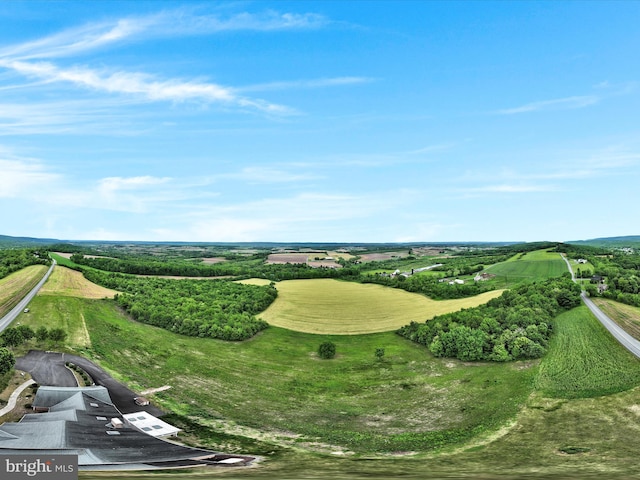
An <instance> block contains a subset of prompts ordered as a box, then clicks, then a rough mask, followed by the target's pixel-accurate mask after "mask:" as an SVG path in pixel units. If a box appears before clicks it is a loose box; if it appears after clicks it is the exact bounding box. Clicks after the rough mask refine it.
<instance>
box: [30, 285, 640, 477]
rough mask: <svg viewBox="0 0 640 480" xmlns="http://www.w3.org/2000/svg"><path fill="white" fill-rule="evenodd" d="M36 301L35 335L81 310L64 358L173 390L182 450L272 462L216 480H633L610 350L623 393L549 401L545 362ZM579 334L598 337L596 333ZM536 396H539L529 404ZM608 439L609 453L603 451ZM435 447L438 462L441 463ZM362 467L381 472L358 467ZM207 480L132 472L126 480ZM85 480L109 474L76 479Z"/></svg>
mask: <svg viewBox="0 0 640 480" xmlns="http://www.w3.org/2000/svg"><path fill="white" fill-rule="evenodd" d="M35 301H36V302H40V303H35V304H34V310H33V314H32V315H30V318H29V322H31V324H32V325H33V326H34V327H35V326H38V325H40V324H46V325H48V326H49V327H53V326H57V325H58V324H59V323H60V322H62V321H64V318H65V317H66V315H58V316H54V317H53V318H51V319H49V317H50V313H48V312H50V311H52V310H56V309H57V310H60V311H75V312H78V314H77V315H76V316H75V317H74V318H76V319H79V318H83V319H85V320H86V326H87V329H88V331H89V332H90V336H91V345H90V346H87V345H86V344H82V343H78V339H79V338H81V337H82V335H79V334H78V333H77V332H78V331H80V330H82V329H83V325H82V322H79V321H77V320H76V321H74V322H73V323H70V324H67V326H68V328H69V329H70V330H71V332H72V333H71V335H70V337H71V338H72V339H73V340H72V341H71V342H70V345H69V347H70V351H73V352H75V353H81V354H84V355H87V356H89V357H92V358H94V359H95V360H96V361H98V362H99V363H101V364H102V365H103V367H106V368H107V369H108V370H109V371H111V372H113V373H114V374H115V375H116V377H118V378H120V379H121V380H123V381H125V382H126V383H128V384H129V385H130V386H131V387H133V388H134V389H136V390H143V389H145V388H152V387H158V386H160V385H171V386H172V387H173V388H172V389H171V390H168V391H165V392H161V393H158V394H154V395H153V396H152V398H153V400H154V401H155V402H157V403H159V404H160V405H162V406H164V407H165V408H169V409H171V410H173V411H174V412H176V413H177V416H176V415H174V416H173V417H172V418H171V421H173V422H176V423H178V424H179V425H180V426H182V427H185V428H186V429H187V431H186V432H184V433H183V434H181V437H182V438H183V439H190V440H191V441H193V442H195V443H198V444H201V445H203V444H204V445H203V446H207V447H209V448H214V449H216V448H217V449H220V450H225V451H244V452H245V453H246V452H249V453H253V454H256V453H257V454H262V455H265V457H266V458H265V461H264V463H263V466H261V467H260V468H257V469H249V470H242V471H234V472H229V473H228V474H225V475H224V478H247V479H248V478H316V477H315V476H314V475H315V473H317V472H318V471H321V472H323V474H331V476H332V477H335V478H337V479H340V478H344V479H346V478H349V479H351V478H370V476H371V475H378V476H383V477H391V478H394V477H396V476H397V475H398V474H399V473H402V476H403V477H404V478H424V475H425V472H429V477H430V478H439V475H442V478H445V477H450V476H451V475H452V474H454V473H455V474H456V476H457V477H460V478H463V477H467V476H468V477H469V478H482V476H480V475H481V474H483V473H486V476H487V478H494V477H493V476H494V475H507V476H511V477H510V478H513V477H514V476H524V475H529V474H538V475H541V476H542V477H544V476H545V475H547V474H563V475H565V476H566V477H570V476H571V475H575V478H585V475H586V473H595V472H599V473H600V474H601V473H602V472H607V478H616V477H617V476H619V477H620V478H625V477H624V475H626V474H628V473H629V472H639V471H640V468H639V467H638V465H637V462H636V461H635V458H636V456H635V449H634V448H635V447H633V446H634V445H635V441H634V439H635V435H637V431H636V429H635V428H634V425H635V423H634V421H636V420H635V419H636V418H637V416H638V411H640V391H639V390H638V389H634V388H633V387H635V386H637V385H639V384H640V379H635V376H634V373H635V372H636V371H637V370H638V369H637V365H636V364H634V363H633V362H631V363H629V362H628V359H625V358H624V355H622V356H620V355H619V354H620V353H621V352H622V353H625V354H626V352H625V351H624V350H621V347H619V346H618V345H617V344H615V343H612V344H611V345H610V346H608V347H606V348H605V349H604V351H603V355H607V356H609V355H614V356H615V357H616V358H618V359H620V358H622V360H617V361H616V363H615V368H617V369H618V371H619V372H622V373H623V375H626V376H627V377H629V378H631V380H632V381H630V382H629V381H628V380H629V378H627V379H626V380H627V381H622V382H617V387H618V390H623V389H630V390H628V391H626V392H623V393H619V394H615V395H608V396H604V397H597V398H585V399H571V397H578V396H584V395H585V394H589V393H594V391H595V390H594V389H593V388H592V385H591V383H592V378H591V377H590V376H588V375H587V376H582V377H580V381H578V382H573V383H572V384H571V385H572V386H571V387H570V388H573V392H571V391H568V390H566V389H564V390H563V391H561V392H560V394H558V393H557V392H556V393H555V395H557V396H558V398H553V395H550V394H554V392H553V391H551V388H549V385H551V386H554V385H557V384H559V383H560V382H562V381H563V379H564V377H563V376H564V375H565V373H564V369H563V368H551V369H549V368H546V367H545V370H544V372H545V373H544V379H543V380H544V383H542V384H541V381H540V377H542V376H543V375H542V374H541V375H540V377H538V369H539V368H541V367H538V361H532V362H514V363H508V364H496V363H493V364H487V363H472V364H468V363H464V362H459V361H455V360H450V359H436V358H433V357H432V356H431V355H430V354H429V352H428V351H427V350H426V349H425V348H423V347H420V346H419V345H416V344H414V343H411V342H407V341H405V340H403V339H402V338H400V337H398V336H396V335H394V334H391V333H382V334H372V335H355V336H325V335H310V334H304V333H299V332H292V331H287V330H283V329H280V328H270V329H268V330H267V331H265V332H263V333H261V334H260V335H259V336H258V337H256V338H254V339H252V340H250V341H248V342H243V343H230V342H222V341H217V340H207V339H199V338H191V337H183V336H179V335H175V334H172V333H170V332H167V331H165V330H161V329H158V328H155V327H151V326H148V325H142V324H138V323H136V322H132V321H131V320H129V319H128V318H126V317H125V316H124V315H123V314H122V313H121V312H120V311H118V310H117V309H116V308H115V307H114V305H113V303H112V302H110V301H107V300H88V299H80V298H71V297H54V296H50V295H47V296H39V297H37V298H36V300H35ZM65 305H66V306H65ZM38 322H39V323H38ZM585 322H586V323H587V324H589V323H590V322H596V325H598V324H597V321H596V320H595V319H593V317H591V315H590V313H589V312H588V311H587V310H586V309H585V308H584V307H580V308H578V309H576V310H573V311H571V312H568V313H566V314H564V315H563V316H561V317H560V318H559V319H558V325H559V326H560V325H563V324H564V325H566V326H568V327H576V326H579V325H582V324H583V323H585ZM580 332H582V333H580ZM578 333H580V336H582V337H584V336H593V334H592V332H591V330H590V329H589V328H587V329H583V330H578ZM566 334H570V335H572V336H574V335H576V332H575V331H574V332H571V333H568V332H564V331H563V330H562V329H561V328H560V327H558V335H559V336H560V335H566ZM605 337H606V336H605ZM597 338H599V337H595V339H594V341H593V342H594V346H596V347H597V346H598V344H597V343H596V342H597ZM325 339H330V340H331V341H333V342H334V343H335V344H336V346H337V351H338V357H337V358H336V359H335V360H332V361H321V360H319V359H318V358H317V355H316V353H315V352H316V350H317V345H318V344H319V343H320V341H322V340H325ZM583 340H584V339H583ZM582 345H584V341H580V342H569V343H566V342H554V343H552V345H551V346H550V351H549V355H548V357H547V358H549V359H552V360H553V361H552V363H554V362H557V361H558V360H557V359H558V358H560V357H561V356H562V355H565V354H566V355H567V356H568V357H569V358H572V357H573V356H576V355H580V352H583V351H584V349H583V347H582ZM378 347H383V348H385V351H386V355H385V358H384V360H383V361H381V362H379V361H376V360H375V357H374V355H373V352H374V350H375V348H378ZM547 358H545V359H543V362H545V361H547ZM636 363H637V362H636ZM561 367H562V366H561ZM611 370H612V369H609V371H610V372H611ZM246 372H251V375H247V374H246ZM600 373H601V372H597V375H599V374H600ZM597 375H596V376H597ZM609 375H611V373H610V374H609ZM536 378H538V379H536ZM607 379H608V380H611V377H610V376H609V377H607ZM623 380H624V379H623ZM534 385H541V387H544V388H546V390H544V391H538V392H536V391H535V390H534ZM596 390H597V389H596ZM598 393H601V392H598ZM564 397H566V398H568V399H565V398H564ZM255 412H260V415H255ZM181 421H182V422H187V423H180V422H181ZM190 422H191V423H190ZM192 422H197V423H196V424H193V423H192ZM196 425H198V426H197V428H196ZM596 427H597V428H596ZM401 432H404V433H401ZM596 432H597V433H596ZM603 436H604V437H606V438H609V439H610V440H609V441H607V442H602V438H604V437H603ZM437 445H442V447H441V448H444V450H443V451H442V452H440V453H435V452H434V447H436V446H437ZM449 445H450V446H449ZM567 447H577V448H583V449H588V450H589V453H581V454H577V455H567V454H565V453H563V452H562V451H561V449H563V448H567ZM385 451H386V452H404V454H403V456H404V458H390V457H389V456H385V455H382V456H380V453H382V452H385ZM334 452H343V453H344V455H342V456H336V455H335V454H334ZM349 452H354V453H353V454H350V453H349ZM376 452H378V453H376ZM411 452H414V453H411ZM420 452H424V453H420ZM429 452H431V453H429ZM363 454H365V455H366V457H367V458H376V459H375V460H369V461H366V462H362V461H359V460H357V459H359V458H361V455H363ZM372 454H373V457H372V456H371V455H372ZM414 456H415V458H412V457H414ZM394 457H396V455H394ZM541 459H543V460H544V462H542V460H541ZM207 475H210V473H209V472H206V471H205V472H202V473H201V474H198V473H197V471H194V472H188V473H184V474H180V473H178V472H176V473H173V474H171V475H170V476H165V475H164V474H153V475H152V476H151V475H150V474H148V473H146V474H145V473H133V472H127V474H126V475H125V476H124V477H121V478H132V479H134V478H136V479H137V478H140V479H142V478H154V479H163V478H167V479H168V478H174V479H187V478H198V477H199V476H202V478H207ZM81 478H83V479H89V478H92V479H93V478H118V474H93V473H82V474H81Z"/></svg>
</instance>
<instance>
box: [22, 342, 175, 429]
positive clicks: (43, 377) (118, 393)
mask: <svg viewBox="0 0 640 480" xmlns="http://www.w3.org/2000/svg"><path fill="white" fill-rule="evenodd" d="M65 362H72V363H75V364H76V365H78V366H80V367H81V368H82V369H83V370H84V371H85V372H87V373H88V374H89V376H90V377H91V378H92V379H93V381H94V382H95V384H96V385H101V386H103V387H105V388H106V389H107V390H109V396H110V397H111V400H112V401H113V404H114V405H115V406H116V408H117V409H118V410H120V412H122V413H134V412H141V411H145V412H147V413H149V414H151V415H153V416H155V417H159V416H162V415H164V412H163V411H162V410H160V409H159V408H157V407H154V406H153V405H148V406H146V407H141V406H139V405H136V404H135V402H134V401H133V399H134V398H135V397H137V396H138V394H137V393H135V392H134V391H132V390H130V389H129V388H127V387H125V386H124V385H123V384H121V383H120V382H117V381H116V380H115V379H113V378H112V377H111V376H110V375H109V374H108V373H107V372H105V371H104V370H103V369H102V368H100V367H99V366H97V365H96V364H95V363H93V362H91V361H89V360H87V359H86V358H83V357H79V356H77V355H70V354H68V353H58V352H43V351H41V350H30V351H29V353H28V354H27V355H25V356H24V357H19V358H17V359H16V367H15V368H16V369H18V370H23V371H25V372H29V373H30V374H31V376H32V377H33V379H34V380H35V381H36V382H38V384H40V385H51V386H57V387H77V386H78V384H77V383H76V380H75V377H74V376H73V374H72V373H71V371H70V370H69V369H68V368H66V366H65Z"/></svg>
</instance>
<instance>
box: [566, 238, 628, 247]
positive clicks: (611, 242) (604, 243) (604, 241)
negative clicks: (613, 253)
mask: <svg viewBox="0 0 640 480" xmlns="http://www.w3.org/2000/svg"><path fill="white" fill-rule="evenodd" d="M565 243H572V244H576V245H590V246H592V247H618V248H623V247H640V235H627V236H622V237H602V238H592V239H590V240H571V241H569V242H565Z"/></svg>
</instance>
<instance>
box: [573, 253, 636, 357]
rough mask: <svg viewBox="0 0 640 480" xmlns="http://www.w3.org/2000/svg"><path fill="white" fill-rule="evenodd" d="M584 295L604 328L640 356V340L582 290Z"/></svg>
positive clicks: (585, 300) (584, 299) (582, 295)
mask: <svg viewBox="0 0 640 480" xmlns="http://www.w3.org/2000/svg"><path fill="white" fill-rule="evenodd" d="M562 258H563V259H564V261H565V262H567V267H568V268H569V272H571V279H572V280H573V281H574V282H575V281H576V277H575V276H574V274H573V269H572V268H571V264H570V263H569V260H567V258H566V257H565V256H564V255H563V256H562ZM580 296H581V297H582V301H583V302H584V304H585V305H586V306H587V307H588V308H589V310H591V313H593V314H594V315H595V316H596V318H597V319H598V320H599V321H600V323H602V325H604V328H606V329H607V330H609V332H610V333H611V335H613V336H614V338H615V339H616V340H618V342H620V343H621V344H622V346H623V347H624V348H626V349H627V350H629V351H630V352H631V353H633V354H634V355H635V356H636V357H638V358H640V342H639V341H638V340H636V339H635V338H633V337H632V336H631V335H629V334H628V333H627V332H625V331H624V330H623V329H622V327H620V325H618V324H617V323H616V322H614V321H613V320H611V318H609V316H607V315H606V314H605V313H604V312H603V311H602V310H600V309H599V308H598V306H597V305H596V304H595V303H593V301H592V300H591V299H590V298H589V297H588V296H587V294H586V292H582V294H581V295H580Z"/></svg>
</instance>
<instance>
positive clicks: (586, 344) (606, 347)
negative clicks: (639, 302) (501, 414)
mask: <svg viewBox="0 0 640 480" xmlns="http://www.w3.org/2000/svg"><path fill="white" fill-rule="evenodd" d="M637 385H640V360H638V359H637V358H636V357H634V356H633V355H632V354H631V353H629V352H627V351H626V350H625V349H624V348H622V347H621V346H620V345H619V344H618V342H617V341H616V340H615V339H614V338H613V337H612V336H611V335H610V334H609V332H608V331H607V330H606V329H605V328H604V327H603V326H602V325H601V324H600V322H598V320H597V319H596V318H595V317H594V316H593V315H591V313H590V312H589V311H588V309H587V307H585V306H581V307H578V308H574V309H573V310H571V311H569V312H566V313H564V314H562V315H560V316H559V317H558V318H557V319H556V321H555V333H554V335H553V337H552V339H551V345H550V347H549V353H548V354H547V355H546V356H545V357H544V358H543V360H542V363H541V364H540V373H539V375H538V378H537V381H536V387H537V388H538V389H539V390H540V391H541V392H542V393H544V394H545V395H547V396H551V397H559V398H579V397H592V396H597V395H607V394H610V393H616V392H620V391H624V390H628V389H630V388H633V387H635V386H637Z"/></svg>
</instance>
